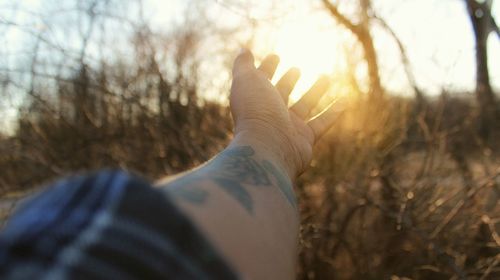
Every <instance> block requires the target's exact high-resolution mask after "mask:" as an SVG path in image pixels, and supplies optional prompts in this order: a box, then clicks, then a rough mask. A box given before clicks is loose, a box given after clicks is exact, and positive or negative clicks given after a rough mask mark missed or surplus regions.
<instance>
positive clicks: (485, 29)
mask: <svg viewBox="0 0 500 280" xmlns="http://www.w3.org/2000/svg"><path fill="white" fill-rule="evenodd" d="M464 1H465V5H466V7H467V13H468V15H469V19H470V22H471V24H472V29H473V30H474V35H475V37H474V39H475V43H476V98H477V101H478V103H479V107H480V110H481V111H480V127H479V133H480V136H481V138H482V139H483V140H484V141H487V142H488V141H489V138H490V135H491V130H492V126H493V125H494V123H495V118H496V116H495V115H496V114H497V109H496V100H495V95H494V93H493V89H492V88H491V84H490V77H489V70H488V49H487V40H488V37H489V35H490V34H491V33H492V32H495V33H496V35H497V36H498V37H499V38H500V31H499V28H498V26H497V24H496V22H495V20H494V18H493V17H492V16H491V6H492V4H493V0H487V1H477V0H464Z"/></svg>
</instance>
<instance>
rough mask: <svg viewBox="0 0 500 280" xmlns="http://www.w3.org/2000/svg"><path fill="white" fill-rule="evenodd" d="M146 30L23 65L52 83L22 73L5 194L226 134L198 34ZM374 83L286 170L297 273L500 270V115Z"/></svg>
mask: <svg viewBox="0 0 500 280" xmlns="http://www.w3.org/2000/svg"><path fill="white" fill-rule="evenodd" d="M363 32H364V31H363ZM365 35H366V34H365ZM368 35H369V34H368ZM154 36H155V35H152V34H151V33H148V32H145V33H144V32H137V33H136V34H135V37H134V39H133V40H132V42H140V44H136V46H135V48H134V52H133V56H132V59H131V61H129V62H125V61H120V62H115V63H110V62H109V61H107V62H103V63H99V64H97V65H96V64H93V66H90V65H89V64H86V63H84V62H83V61H84V60H83V59H81V60H80V63H76V65H77V67H76V68H74V69H73V70H72V71H69V72H64V73H63V74H61V75H52V76H44V75H41V74H40V72H36V73H35V71H33V70H32V71H31V72H30V74H31V76H32V77H33V76H34V77H35V78H36V79H38V80H37V81H40V80H41V81H45V80H51V81H52V82H54V84H53V85H55V86H50V87H47V86H43V85H42V84H40V83H32V84H31V87H29V88H28V89H27V90H26V91H25V92H26V99H25V101H24V103H23V105H22V106H21V107H20V114H19V117H18V120H17V123H18V125H17V129H16V131H15V133H14V134H12V135H5V136H2V137H0V170H2V172H1V174H0V188H1V192H2V195H3V197H4V200H5V201H6V200H7V199H11V197H17V196H16V194H17V193H23V192H25V191H29V190H31V189H32V188H33V187H34V186H38V185H39V184H41V183H45V182H48V181H50V180H53V179H54V178H57V177H60V176H63V175H65V174H68V173H69V172H75V171H85V170H92V169H98V168H124V169H127V170H131V171H133V172H137V173H139V174H142V175H144V176H147V177H149V178H158V177H160V176H163V175H166V174H173V173H176V172H178V171H181V170H185V169H187V168H189V167H192V166H194V165H196V164H199V163H200V162H203V161H205V160H207V159H209V158H210V157H211V156H212V155H214V154H215V153H217V152H218V151H220V150H221V149H222V148H223V147H224V145H225V144H226V143H227V142H228V140H229V139H230V137H231V135H230V130H231V120H230V118H229V114H228V110H227V107H225V106H224V105H221V104H219V103H216V102H209V101H206V100H204V99H203V97H202V93H201V92H200V88H199V83H198V81H197V77H198V75H199V72H198V69H199V65H198V64H197V61H196V60H193V59H191V58H192V57H194V54H195V53H196V44H193V40H197V38H198V37H197V35H196V33H193V32H192V31H189V30H188V31H185V32H179V33H178V34H176V35H175V36H176V37H175V39H174V40H173V39H172V38H169V40H170V41H172V40H173V41H174V42H175V45H174V47H172V48H170V49H168V51H167V53H168V55H165V53H164V52H165V50H163V49H159V48H156V47H155V46H157V45H155V43H153V42H152V41H153V40H151V37H154ZM169 36H170V35H169ZM169 55H170V56H169ZM161 58H163V60H162V59H161ZM172 58H174V59H172ZM169 59H170V60H169ZM369 59H373V58H369ZM165 60H169V61H170V62H172V61H173V63H172V64H171V66H170V68H167V69H165V68H162V67H159V65H161V64H162V63H164V62H165ZM33 63H35V61H34V60H33ZM7 78H8V76H7V75H5V80H6V84H7V86H18V85H15V84H14V82H12V83H10V84H9V80H8V79H7ZM376 79H378V78H375V80H374V81H373V83H375V84H377V83H379V82H380V81H377V80H376ZM7 86H6V87H4V89H5V88H7ZM376 87H379V88H378V89H376V91H381V92H377V94H373V93H370V92H368V93H363V92H356V93H355V94H354V93H353V96H354V97H353V98H351V99H350V103H349V109H348V110H347V113H346V114H345V115H344V116H343V118H342V119H340V120H339V121H338V122H337V123H336V124H335V126H334V127H333V128H332V129H331V130H330V132H329V133H328V134H327V135H326V136H325V137H324V139H323V140H322V141H321V142H320V143H319V145H318V147H317V150H316V151H317V153H316V156H315V158H314V160H313V162H312V168H311V169H310V170H309V171H308V172H307V173H306V174H303V176H301V178H300V179H299V181H298V183H297V188H296V190H297V194H298V196H299V204H300V212H301V216H302V225H301V238H300V241H301V243H300V245H301V251H300V257H299V265H298V279H500V237H499V232H500V203H498V199H499V198H500V187H499V185H500V146H499V145H498V143H495V142H496V141H494V139H496V137H498V136H500V129H498V123H500V117H499V115H498V114H497V115H495V117H494V119H493V121H491V120H489V121H490V125H491V126H492V127H491V128H490V133H489V134H488V137H487V139H485V138H484V137H483V136H484V135H482V134H481V133H480V132H481V131H480V130H479V129H478V128H479V127H481V128H483V125H484V122H483V121H484V120H483V119H482V118H481V107H480V106H475V105H474V104H475V102H474V100H473V99H471V98H467V97H465V96H470V94H469V95H467V94H465V93H464V94H462V95H460V94H453V95H452V94H446V93H443V94H442V95H441V96H439V97H438V98H435V99H428V100H425V101H423V100H420V98H423V97H422V96H424V95H418V96H417V98H415V99H413V98H406V99H405V98H401V97H395V96H391V95H388V94H386V93H384V92H383V88H382V87H381V85H378V84H377V86H376ZM370 88H371V89H372V90H373V87H370ZM6 93H7V90H6ZM419 94H422V93H421V92H419ZM419 96H420V97H419ZM456 96H463V97H456ZM496 106H497V107H498V105H496ZM492 139H493V140H492Z"/></svg>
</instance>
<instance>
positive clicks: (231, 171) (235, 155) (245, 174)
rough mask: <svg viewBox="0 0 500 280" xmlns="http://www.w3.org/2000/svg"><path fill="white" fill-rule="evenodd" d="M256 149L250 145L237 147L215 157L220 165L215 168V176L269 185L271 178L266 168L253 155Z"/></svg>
mask: <svg viewBox="0 0 500 280" xmlns="http://www.w3.org/2000/svg"><path fill="white" fill-rule="evenodd" d="M254 154H255V151H254V150H253V149H252V147H250V146H241V147H235V148H232V149H230V150H227V151H225V152H223V153H222V154H220V155H219V156H218V157H217V158H215V159H214V163H215V162H217V163H219V164H220V166H217V168H214V171H215V172H214V173H212V175H213V176H214V177H219V178H230V179H233V180H237V181H238V182H240V183H242V184H250V185H254V186H269V185H271V180H269V177H268V176H267V172H266V170H265V169H264V168H263V167H262V166H261V165H260V164H259V163H258V162H257V161H256V160H254V159H253V158H252V157H251V156H253V155H254Z"/></svg>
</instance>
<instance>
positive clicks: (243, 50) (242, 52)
mask: <svg viewBox="0 0 500 280" xmlns="http://www.w3.org/2000/svg"><path fill="white" fill-rule="evenodd" d="M248 52H249V50H248V49H247V48H241V49H240V53H239V54H238V55H242V54H245V53H248Z"/></svg>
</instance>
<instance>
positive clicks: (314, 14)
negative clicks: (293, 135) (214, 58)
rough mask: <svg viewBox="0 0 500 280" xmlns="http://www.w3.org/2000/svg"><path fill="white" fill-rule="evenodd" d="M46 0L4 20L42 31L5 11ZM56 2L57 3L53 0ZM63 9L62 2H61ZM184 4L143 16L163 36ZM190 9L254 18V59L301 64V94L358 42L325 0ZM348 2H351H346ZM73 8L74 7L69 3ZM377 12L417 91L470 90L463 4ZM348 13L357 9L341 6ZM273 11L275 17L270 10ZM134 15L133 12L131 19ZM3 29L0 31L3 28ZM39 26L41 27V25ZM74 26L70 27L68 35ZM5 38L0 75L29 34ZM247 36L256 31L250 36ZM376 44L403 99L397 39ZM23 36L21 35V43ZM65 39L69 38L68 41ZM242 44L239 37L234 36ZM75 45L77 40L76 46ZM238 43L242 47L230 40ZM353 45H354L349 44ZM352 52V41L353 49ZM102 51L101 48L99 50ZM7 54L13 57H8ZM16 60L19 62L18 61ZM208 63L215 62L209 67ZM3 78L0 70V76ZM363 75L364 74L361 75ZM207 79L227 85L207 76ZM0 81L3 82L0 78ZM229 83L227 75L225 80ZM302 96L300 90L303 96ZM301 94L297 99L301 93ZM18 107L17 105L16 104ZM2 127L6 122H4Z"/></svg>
mask: <svg viewBox="0 0 500 280" xmlns="http://www.w3.org/2000/svg"><path fill="white" fill-rule="evenodd" d="M44 1H47V0H17V1H13V0H0V20H2V21H5V20H15V21H16V22H20V23H23V24H26V25H28V26H30V28H31V30H35V31H36V30H37V28H38V25H40V23H39V22H37V21H36V20H35V19H33V17H32V16H30V14H29V13H17V14H16V16H15V17H14V18H12V15H10V14H9V10H8V9H5V7H10V6H12V5H17V6H18V7H20V10H22V9H26V10H30V11H33V12H37V11H39V10H40V9H43V7H41V6H40V3H44ZM52 2H54V3H57V1H56V0H52ZM60 2H61V6H64V4H63V3H64V1H62V0H61V1H60ZM188 2H189V1H185V0H146V2H145V3H146V9H145V11H144V14H145V15H146V17H147V18H148V19H150V21H151V23H152V26H153V29H156V30H160V31H165V30H167V29H169V28H172V27H173V26H179V24H182V22H183V21H184V15H186V13H185V12H184V9H186V3H188ZM191 2H193V3H202V2H203V3H207V2H208V3H209V4H211V5H209V6H208V7H209V8H207V10H206V14H207V16H208V18H209V20H210V21H212V23H214V24H215V25H216V26H221V27H226V28H227V27H229V28H230V27H231V26H236V25H238V24H240V23H241V22H248V21H249V20H248V17H251V18H253V20H255V22H256V23H258V25H257V26H259V28H258V29H257V30H253V31H256V36H255V41H254V51H255V52H256V55H257V57H261V56H263V55H264V54H265V53H267V52H275V53H277V54H278V55H280V56H281V57H282V65H281V66H280V68H279V69H278V74H280V73H283V72H284V71H285V70H286V68H288V67H292V66H297V67H299V68H300V69H301V70H302V75H303V79H302V81H301V82H300V83H299V85H298V88H299V90H304V89H305V88H306V87H307V86H308V85H310V84H312V82H313V81H314V79H315V78H316V77H317V76H318V75H320V74H321V73H325V74H332V73H337V72H341V71H342V70H343V69H345V67H346V65H347V61H346V57H347V56H346V55H345V54H346V52H350V51H355V50H352V49H349V48H348V49H346V48H345V45H346V42H353V41H355V40H354V39H353V37H352V35H350V34H349V33H348V32H346V31H345V29H343V28H341V27H339V26H338V25H336V23H335V21H334V20H333V19H332V18H331V17H330V16H329V15H328V14H327V13H326V12H325V11H324V9H322V6H321V3H320V2H321V1H320V0H281V1H279V2H278V3H279V5H278V6H276V5H274V4H273V3H275V2H273V1H262V0H194V1H191ZM343 2H344V3H351V4H352V2H353V1H343ZM496 2H497V3H495V4H494V6H493V11H492V12H493V16H494V17H495V19H496V21H497V22H500V18H499V17H500V4H499V3H498V1H496ZM71 3H73V2H71ZM373 5H374V7H375V11H377V13H378V14H379V15H380V16H381V17H383V18H384V19H385V20H386V21H387V23H388V24H389V25H390V26H391V27H392V28H393V30H394V31H395V33H396V34H397V35H398V36H399V38H400V39H401V41H402V42H403V44H404V45H405V47H406V49H407V52H408V56H409V58H410V63H411V65H412V69H413V71H414V74H415V76H416V80H417V83H418V85H419V86H420V87H421V88H422V89H424V90H425V92H426V93H427V94H431V95H432V94H437V93H439V92H440V91H441V90H442V89H445V90H448V91H452V92H453V91H457V92H458V91H472V90H473V89H474V81H475V77H474V76H475V61H474V41H473V33H472V29H471V26H470V23H469V20H468V18H467V15H466V10H465V6H464V3H463V0H373ZM341 8H343V9H346V10H348V9H350V8H353V7H349V4H348V5H347V6H345V5H344V6H341ZM271 9H273V11H274V13H273V15H272V16H271V15H270V14H269V11H270V10H271ZM132 12H135V11H130V13H132ZM0 26H1V25H0ZM40 28H42V27H40ZM70 28H71V27H68V30H69V31H70ZM6 31H7V32H5V30H0V32H3V33H4V35H3V36H2V37H3V38H0V40H2V42H1V43H0V52H2V53H3V55H0V69H2V68H4V69H5V68H7V67H13V63H15V61H14V60H15V59H17V58H19V57H22V55H21V56H19V55H18V56H13V55H11V54H12V53H14V52H16V51H17V52H18V53H19V52H25V55H29V51H30V50H29V49H23V46H22V42H23V40H25V37H26V33H23V32H19V31H18V30H16V29H15V28H10V29H7V30H6ZM248 32H252V30H249V31H248ZM70 33H71V32H67V33H65V34H62V36H63V37H62V38H59V40H60V41H61V43H66V44H69V45H71V39H69V38H71V34H70ZM373 35H374V37H375V45H376V49H377V51H378V58H379V63H380V66H381V69H380V72H381V76H382V80H383V83H384V85H386V87H387V88H388V89H389V90H391V91H392V92H396V93H399V94H404V95H410V94H411V92H410V91H409V89H408V83H407V81H406V78H405V75H404V73H403V71H402V70H403V69H402V66H401V63H400V57H399V52H398V50H397V48H396V45H395V44H394V42H393V41H392V39H391V38H390V37H389V36H388V35H387V33H385V32H384V31H382V30H381V29H380V28H374V30H373ZM23 36H24V37H23ZM64 36H66V37H64ZM233 39H234V40H235V41H238V40H239V39H238V38H233ZM73 43H76V44H77V42H73ZM227 43H228V44H230V45H237V44H239V43H241V42H227ZM347 45H349V44H347ZM351 46H352V43H351ZM95 51H99V50H95ZM488 51H489V70H490V78H491V81H492V85H493V86H494V88H495V89H496V90H497V92H498V90H499V89H500V66H498V62H500V41H499V39H498V37H497V36H494V35H493V34H492V35H491V36H490V39H489V41H488ZM5 54H9V55H5ZM16 57H17V58H16ZM207 64H208V65H210V62H209V63H207ZM0 74H1V71H0ZM361 74H362V70H361ZM207 75H208V78H207V79H209V80H213V81H216V80H223V79H222V78H220V76H219V77H216V76H210V75H216V74H215V73H208V74H207ZM0 77H1V76H0ZM225 77H226V78H227V73H226V74H225ZM299 93H300V92H299ZM296 94H298V93H296ZM17 101H19V100H17ZM17 103H19V102H16V100H15V98H14V99H12V100H10V101H9V100H7V101H5V99H4V103H3V104H2V107H0V109H1V110H3V112H2V115H3V116H4V118H2V119H3V121H4V125H2V126H3V127H5V125H6V124H5V122H7V121H8V120H9V116H10V119H11V118H12V117H13V116H15V111H16V110H15V107H16V104H17ZM0 125H1V123H0Z"/></svg>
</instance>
